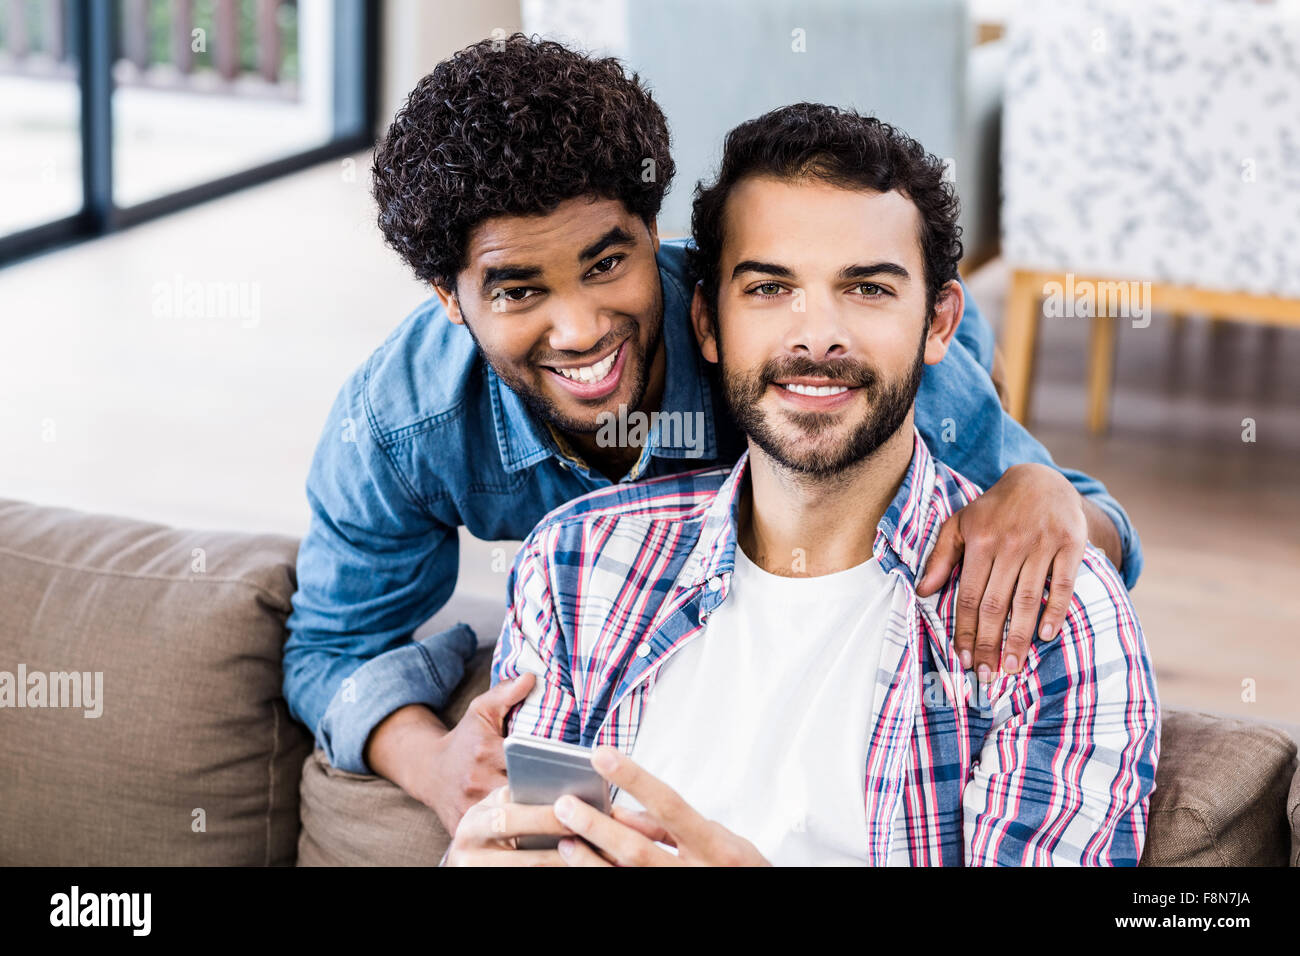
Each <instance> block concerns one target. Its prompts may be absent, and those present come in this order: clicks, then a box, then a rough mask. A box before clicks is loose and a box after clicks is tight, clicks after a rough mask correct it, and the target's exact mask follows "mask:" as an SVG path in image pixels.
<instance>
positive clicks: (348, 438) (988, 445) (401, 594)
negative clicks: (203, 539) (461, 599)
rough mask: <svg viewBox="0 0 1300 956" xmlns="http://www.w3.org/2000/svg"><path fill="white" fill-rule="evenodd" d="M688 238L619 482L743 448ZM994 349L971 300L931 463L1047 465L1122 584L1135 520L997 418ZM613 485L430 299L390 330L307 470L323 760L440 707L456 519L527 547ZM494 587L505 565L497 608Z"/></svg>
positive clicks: (288, 693)
mask: <svg viewBox="0 0 1300 956" xmlns="http://www.w3.org/2000/svg"><path fill="white" fill-rule="evenodd" d="M688 241H689V240H669V241H665V242H663V243H661V244H660V249H659V253H658V265H659V276H660V280H661V282H662V286H663V303H664V316H663V323H664V328H663V341H664V347H665V351H666V359H667V362H666V372H665V384H664V397H663V402H662V403H661V412H662V413H664V415H663V416H662V419H661V421H660V422H659V423H657V424H655V425H654V426H652V427H651V428H650V429H649V436H648V439H647V441H646V443H645V446H644V450H643V453H642V454H641V456H640V458H639V459H638V460H637V462H636V464H635V465H634V466H633V468H632V469H631V470H630V471H629V472H628V474H626V475H624V476H623V478H622V479H621V481H623V482H628V481H637V480H640V479H644V478H651V477H658V476H661V475H667V474H674V473H678V472H682V471H688V470H694V469H698V468H707V467H712V466H715V465H731V464H734V463H735V462H736V461H737V460H738V459H739V457H740V454H741V453H742V452H743V451H744V449H745V447H746V446H745V439H744V436H743V434H741V433H740V431H739V429H738V428H737V427H736V425H735V423H734V422H733V421H732V420H731V417H730V415H729V414H728V413H727V411H726V408H725V405H724V403H723V400H722V396H721V390H720V388H719V386H718V383H717V370H716V367H714V366H712V365H710V364H709V363H707V362H705V361H704V360H703V358H702V357H701V356H700V354H699V351H698V348H697V345H696V342H695V337H694V333H693V332H692V330H691V327H690V300H691V294H692V290H693V288H694V285H695V283H694V279H693V277H691V276H690V275H689V273H688V270H687V266H686V261H685V260H686V256H685V247H686V243H687V242H688ZM993 346H994V339H993V331H992V329H991V328H990V327H989V326H988V324H987V323H986V322H985V321H984V319H983V317H982V316H981V315H980V314H979V311H978V309H977V308H976V306H975V303H974V302H973V301H971V299H970V298H969V297H968V298H967V299H966V311H965V314H964V315H963V317H962V321H961V323H960V324H959V326H958V328H957V333H956V336H955V337H954V340H953V342H952V343H951V345H950V347H949V349H948V352H947V354H946V355H945V356H944V358H943V361H941V362H940V363H939V364H937V365H929V366H926V368H925V371H924V373H923V374H922V378H921V386H920V390H919V392H918V393H917V398H916V414H915V422H916V427H917V430H918V431H919V432H920V434H921V436H922V437H923V438H924V440H925V442H926V445H927V446H928V448H929V449H930V451H931V453H932V454H933V455H934V456H935V457H936V458H938V459H939V460H940V461H942V462H943V463H944V464H946V465H948V466H949V467H950V468H952V469H954V470H955V471H958V472H960V473H961V474H963V475H965V476H966V477H967V478H969V479H970V480H971V481H973V482H975V483H976V484H978V485H980V486H981V487H984V488H988V487H991V486H992V485H993V484H994V483H996V481H997V480H998V478H1000V477H1001V476H1002V473H1003V472H1004V471H1005V470H1006V469H1007V468H1008V467H1010V466H1011V465H1015V464H1020V463H1024V462H1040V463H1042V464H1046V465H1050V466H1051V467H1054V468H1057V469H1058V470H1059V471H1060V472H1061V473H1062V474H1063V475H1064V476H1065V477H1066V478H1067V479H1069V480H1070V482H1071V484H1073V485H1074V487H1075V488H1076V489H1077V490H1078V491H1079V492H1080V493H1081V494H1083V495H1085V496H1087V497H1088V498H1090V499H1091V500H1092V501H1093V502H1094V503H1095V504H1097V505H1098V506H1099V507H1100V508H1102V510H1103V511H1105V512H1106V513H1107V514H1108V515H1110V517H1111V518H1112V520H1113V521H1114V523H1115V527H1116V529H1117V530H1118V532H1119V535H1120V538H1121V541H1122V544H1123V553H1124V557H1123V568H1122V572H1123V577H1124V581H1125V584H1126V585H1127V586H1129V587H1132V586H1133V585H1134V583H1135V582H1136V580H1137V577H1138V574H1139V572H1140V571H1141V566H1142V557H1141V548H1140V544H1139V542H1138V537H1137V533H1136V531H1135V530H1134V529H1133V526H1132V524H1131V523H1130V522H1129V519H1128V516H1127V515H1126V514H1125V512H1124V510H1123V508H1121V507H1120V505H1119V504H1118V502H1116V501H1115V500H1114V499H1113V498H1111V497H1110V496H1109V495H1108V494H1107V493H1106V489H1105V487H1104V486H1103V485H1102V484H1101V482H1099V481H1097V480H1096V479H1094V478H1090V477H1089V476H1087V475H1085V474H1083V473H1082V472H1078V471H1071V470H1069V469H1064V468H1060V467H1059V466H1057V465H1056V464H1055V462H1053V461H1052V457H1051V456H1050V455H1049V454H1048V453H1047V450H1046V449H1045V448H1044V447H1043V446H1042V445H1041V444H1039V442H1038V441H1036V440H1035V439H1034V438H1033V437H1032V436H1031V435H1030V434H1029V433H1028V432H1027V431H1025V429H1024V428H1022V427H1021V426H1020V425H1019V424H1017V423H1016V422H1015V421H1014V420H1013V419H1012V418H1011V417H1010V416H1009V415H1007V414H1006V413H1005V412H1004V411H1003V409H1002V405H1001V403H1000V402H999V400H998V395H997V391H996V390H995V388H994V387H993V382H992V379H991V378H990V376H989V373H990V371H991V369H992V367H993ZM687 423H689V424H687ZM697 423H698V427H696V425H697ZM661 425H663V426H664V427H660V426H661ZM611 484H612V482H611V481H610V480H609V479H608V478H606V477H605V476H604V475H602V474H601V473H600V472H598V471H593V470H591V469H589V468H588V467H587V466H586V465H584V464H583V463H582V462H581V461H580V460H577V459H576V458H574V457H573V456H572V455H570V454H567V453H566V452H565V450H563V449H562V448H561V447H560V444H559V442H557V436H556V434H555V433H554V432H553V431H552V430H551V429H550V428H548V427H547V426H546V425H545V424H544V423H542V422H541V421H539V420H538V419H537V418H536V417H535V416H534V415H533V414H532V413H531V412H530V411H529V410H528V409H527V407H526V406H525V405H524V403H523V401H522V400H521V399H520V398H519V396H517V395H516V394H515V393H514V392H513V391H512V390H511V389H510V388H509V387H508V386H506V384H505V383H504V382H502V381H501V379H500V378H499V377H498V376H497V375H496V373H495V372H494V371H493V370H492V368H491V366H490V365H489V364H488V363H487V362H486V361H485V360H484V359H483V357H482V356H481V355H480V354H479V352H478V350H477V348H476V346H475V345H474V343H473V341H472V339H471V338H470V336H469V333H468V331H466V329H465V328H464V326H461V325H455V324H453V323H451V322H450V321H448V319H447V314H446V312H445V310H444V309H443V308H442V306H441V304H440V303H439V302H438V300H437V299H436V298H432V299H430V300H428V301H427V302H425V303H423V304H422V305H420V306H419V307H418V308H417V309H416V310H415V311H414V312H412V313H411V314H410V315H409V316H407V318H406V319H405V320H403V322H402V323H401V324H400V325H399V326H398V327H397V328H396V329H394V330H393V332H392V333H391V334H390V335H389V336H388V338H387V339H386V340H385V341H384V342H383V344H382V345H380V346H379V348H377V349H376V350H375V351H374V353H373V354H372V355H371V356H370V358H369V359H367V360H366V361H365V362H364V363H363V364H362V365H361V367H360V368H358V369H357V370H356V372H354V373H353V374H352V376H351V377H350V378H349V379H348V380H347V382H345V383H344V385H343V387H342V389H340V391H339V394H338V397H337V398H336V399H335V402H334V405H333V407H332V408H331V410H330V413H329V416H328V418H327V420H326V422H325V427H324V430H323V431H322V433H321V437H320V441H319V443H318V444H317V447H316V453H315V456H314V457H313V460H312V464H311V469H310V472H309V474H308V476H307V486H306V490H307V500H308V504H309V505H310V508H311V521H310V525H309V527H308V530H307V534H306V536H305V537H304V538H303V540H302V543H301V545H300V547H299V550H298V590H297V592H296V593H295V594H294V596H293V611H292V613H291V614H290V616H289V619H288V622H287V627H288V629H289V631H290V636H289V639H288V641H287V642H286V644H285V650H284V696H285V699H286V700H287V701H288V704H289V709H290V712H291V713H292V714H293V715H294V717H295V718H297V719H298V720H300V721H302V722H303V723H304V724H306V725H307V727H309V728H311V729H312V730H314V732H315V735H316V741H317V743H318V744H319V745H320V746H321V748H322V749H323V750H324V751H325V753H326V755H327V757H328V758H329V761H330V763H331V764H332V765H333V766H335V767H337V768H339V769H341V770H348V771H351V772H354V773H369V772H371V771H370V768H369V767H368V766H367V765H366V763H365V761H364V759H363V758H362V754H363V752H364V749H365V745H366V741H367V739H368V738H369V735H370V732H371V730H373V729H374V727H375V726H376V725H377V724H378V723H379V722H380V721H382V720H383V719H384V718H385V717H387V716H388V715H389V714H391V713H392V712H393V711H395V710H397V709H398V708H399V707H403V706H406V705H408V704H425V705H427V706H429V707H432V708H434V709H439V708H441V707H443V706H445V704H446V703H447V701H448V699H449V698H450V695H451V693H452V691H453V690H454V689H455V687H456V685H457V684H458V683H459V682H460V680H461V677H462V675H463V671H464V664H465V662H466V661H467V660H468V659H469V658H470V657H471V656H472V655H473V653H474V651H475V649H476V647H477V639H476V636H475V634H474V632H473V631H472V630H471V629H470V628H469V627H468V626H466V625H464V624H460V625H457V626H456V627H454V628H451V629H449V630H446V631H442V632H440V633H438V634H433V635H430V636H428V637H425V638H422V639H421V640H419V641H413V640H411V636H412V634H413V633H414V632H415V630H416V629H417V628H418V627H419V626H420V625H421V624H423V623H424V622H425V621H427V620H428V619H429V618H431V617H432V616H433V615H434V614H435V613H436V612H437V611H438V609H439V608H441V607H442V606H443V605H444V604H445V603H446V602H447V600H448V599H449V598H450V597H451V594H452V592H453V590H455V586H456V574H457V566H458V551H459V546H458V537H457V529H458V527H459V526H461V525H464V526H465V528H466V529H467V530H468V531H469V532H470V533H471V534H473V535H474V536H475V537H477V538H481V539H484V540H489V541H493V540H522V539H523V538H525V537H527V535H528V533H529V532H530V531H531V530H532V529H533V527H534V526H535V525H536V524H537V523H538V522H539V521H540V520H541V519H542V518H543V517H544V516H545V515H546V514H547V513H548V512H550V511H551V510H553V509H555V508H558V507H560V506H561V505H563V504H565V503H566V502H568V501H570V500H572V499H573V498H576V497H578V496H579V495H582V494H586V493H587V492H589V491H593V490H595V489H597V488H602V487H608V486H609V485H611ZM504 585H505V581H504V575H503V580H502V586H503V594H502V599H503V603H502V608H503V613H504V607H505V603H504V599H505V594H504ZM484 637H486V638H490V637H492V635H484Z"/></svg>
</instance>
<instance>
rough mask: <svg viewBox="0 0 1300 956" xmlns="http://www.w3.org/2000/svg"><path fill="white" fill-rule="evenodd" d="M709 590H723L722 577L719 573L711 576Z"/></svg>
mask: <svg viewBox="0 0 1300 956" xmlns="http://www.w3.org/2000/svg"><path fill="white" fill-rule="evenodd" d="M709 590H710V591H721V590H722V578H720V577H718V576H717V575H714V576H713V577H711V578H709Z"/></svg>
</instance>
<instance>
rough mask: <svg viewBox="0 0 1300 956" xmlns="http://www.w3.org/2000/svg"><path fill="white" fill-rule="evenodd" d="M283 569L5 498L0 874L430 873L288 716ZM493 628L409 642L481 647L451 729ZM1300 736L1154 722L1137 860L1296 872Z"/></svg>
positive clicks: (419, 822)
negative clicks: (37, 870) (1158, 729)
mask: <svg viewBox="0 0 1300 956" xmlns="http://www.w3.org/2000/svg"><path fill="white" fill-rule="evenodd" d="M296 555H297V541H296V540H294V539H293V538H291V537H286V536H283V535H273V534H242V533H236V532H228V531H192V530H181V529H174V528H169V527H164V526H162V525H158V524H152V523H149V522H145V521H138V520H134V519H129V518H121V517H114V516H108V515H100V514H85V513H81V512H78V511H73V510H69V509H65V508H53V507H46V506H40V505H35V504H30V503H26V502H21V501H14V500H6V499H0V705H2V706H0V865H7V866H24V865H26V866H40V865H72V866H81V865H95V866H124V865H187V866H191V865H235V866H289V865H294V864H296V865H300V866H313V865H364V864H378V865H417V866H418V865H433V864H436V863H437V862H438V861H439V859H440V858H441V856H442V854H443V851H444V850H445V848H446V845H447V842H448V836H447V833H446V832H445V831H444V829H443V827H442V826H441V824H440V823H439V822H438V819H437V817H436V816H435V815H434V814H433V812H432V811H430V810H428V809H427V808H425V807H424V806H423V805H421V804H419V803H418V802H416V801H415V800H413V799H411V798H410V797H408V796H407V795H406V794H405V793H404V792H402V791H401V790H400V789H399V788H397V787H395V786H394V785H392V784H390V783H389V782H388V781H386V780H384V779H381V778H378V777H372V776H363V775H357V774H352V773H346V772H343V771H339V770H336V769H334V768H333V767H331V766H330V765H329V764H328V762H327V761H325V759H324V758H323V755H322V753H321V751H319V750H318V749H315V748H314V747H313V742H312V737H311V735H310V734H309V733H308V731H307V730H306V729H305V728H304V727H303V726H301V725H300V724H298V723H297V722H295V721H294V720H293V719H292V718H291V717H290V715H289V712H288V708H287V706H286V704H285V701H284V699H283V697H282V696H281V670H280V659H281V649H282V647H283V644H284V641H285V638H286V636H287V635H286V631H285V627H284V624H285V620H286V618H287V617H288V615H289V612H290V608H291V606H290V601H291V598H292V596H293V593H294V590H295V583H294V582H295V577H294V568H295V560H296ZM501 613H502V608H501V606H500V605H499V604H498V603H497V602H494V601H490V600H484V599H481V598H478V599H476V598H474V597H473V596H468V595H458V596H457V597H456V598H454V599H453V601H452V602H451V603H450V604H449V605H448V606H447V607H446V608H444V610H443V611H442V612H440V614H439V615H438V616H437V617H435V618H434V619H433V620H431V621H429V622H428V623H427V624H426V625H425V626H424V627H423V628H421V629H420V631H417V634H422V633H424V632H426V631H428V630H430V629H433V628H441V627H443V626H445V625H446V624H448V623H450V622H453V621H455V620H463V621H465V622H466V623H468V624H470V626H472V627H473V628H474V629H475V631H476V633H477V634H478V635H479V638H480V649H479V651H478V654H477V656H476V657H475V658H474V660H473V661H472V662H471V664H470V667H469V669H468V673H469V676H468V677H467V679H466V681H465V682H464V684H463V685H462V687H461V688H460V689H459V691H458V693H457V695H456V698H455V700H453V701H452V702H451V704H450V706H449V707H448V709H447V711H446V712H444V713H443V714H442V715H441V716H442V717H443V719H444V720H446V721H448V722H449V723H454V722H455V721H456V720H457V719H458V718H459V717H460V716H461V715H462V714H463V713H464V711H465V707H466V705H467V704H468V702H469V700H470V699H471V698H472V697H473V696H474V695H475V694H477V693H479V692H481V691H482V690H483V689H485V688H486V687H487V685H488V665H489V662H490V658H491V646H492V643H493V642H494V641H495V638H496V635H497V632H498V628H499V624H500V618H501ZM74 673H75V674H76V675H77V678H76V679H73V677H72V676H71V675H73V674H74ZM37 675H39V677H38V676H37ZM50 675H54V676H52V677H51V676H50ZM20 677H21V678H22V679H21V680H20ZM16 689H25V690H26V691H27V693H26V695H25V696H24V695H23V694H21V693H16ZM6 694H7V696H6ZM20 704H21V706H19V705H20ZM1296 735H1297V730H1296V729H1295V728H1290V730H1289V731H1288V730H1287V729H1284V728H1281V727H1274V726H1269V725H1267V724H1264V723H1260V722H1253V721H1248V720H1243V719H1239V718H1229V717H1221V716H1215V715H1210V714H1202V713H1196V712H1190V711H1179V710H1169V709H1167V710H1165V712H1164V714H1163V736H1162V748H1161V749H1162V753H1161V760H1160V765H1159V770H1158V774H1157V789H1156V792H1155V794H1154V796H1153V798H1152V805H1151V814H1150V826H1149V832H1148V840H1147V845H1146V849H1145V853H1144V855H1143V859H1142V864H1143V865H1144V866H1153V865H1155V866H1159V865H1164V866H1197V865H1227V866H1249V865H1269V866H1280V865H1287V864H1290V865H1292V866H1296V865H1300V776H1298V775H1297V771H1296Z"/></svg>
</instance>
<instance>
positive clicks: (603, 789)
mask: <svg viewBox="0 0 1300 956" xmlns="http://www.w3.org/2000/svg"><path fill="white" fill-rule="evenodd" d="M505 752H506V776H507V778H508V779H509V782H510V795H511V799H512V800H513V801H514V802H515V803H526V804H532V805H539V804H552V803H554V802H555V801H556V800H558V799H559V798H560V797H562V796H564V795H565V794H566V793H567V794H572V795H573V796H575V797H577V798H578V799H579V800H583V801H585V802H586V803H589V804H591V805H592V806H593V807H595V808H596V809H597V810H599V811H601V812H602V813H609V812H610V810H611V804H610V800H609V784H608V783H606V782H605V778H604V777H602V776H601V775H600V774H599V773H597V772H596V769H595V768H594V767H592V765H591V748H589V747H579V746H577V745H575V744H565V743H558V742H556V741H554V740H547V739H546V738H544V737H533V736H530V735H528V734H516V735H514V736H511V737H507V738H506V742H505ZM559 842H560V841H559V838H558V837H554V836H529V837H519V839H518V845H519V849H521V850H549V849H553V848H554V847H555V846H556V845H558V844H559Z"/></svg>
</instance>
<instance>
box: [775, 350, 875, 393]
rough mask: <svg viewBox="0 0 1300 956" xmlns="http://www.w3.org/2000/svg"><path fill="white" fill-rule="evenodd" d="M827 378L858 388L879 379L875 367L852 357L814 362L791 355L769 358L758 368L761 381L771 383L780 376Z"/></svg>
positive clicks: (870, 384)
mask: <svg viewBox="0 0 1300 956" xmlns="http://www.w3.org/2000/svg"><path fill="white" fill-rule="evenodd" d="M804 377H806V378H829V379H834V380H835V381H837V382H843V383H845V384H846V385H851V386H855V387H858V388H870V387H872V386H873V385H875V384H876V382H877V381H879V379H880V376H879V375H878V374H876V371H875V369H873V368H871V367H870V366H868V365H863V364H862V363H861V362H857V361H854V360H853V359H831V360H830V361H826V362H814V361H813V360H812V359H810V358H803V357H800V356H791V357H789V358H781V359H769V360H768V361H766V362H764V363H763V366H762V368H760V369H759V372H758V378H759V380H760V381H761V382H763V383H764V384H765V385H766V384H771V383H773V382H775V381H776V380H777V379H780V378H804Z"/></svg>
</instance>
